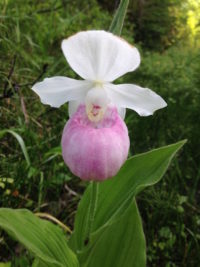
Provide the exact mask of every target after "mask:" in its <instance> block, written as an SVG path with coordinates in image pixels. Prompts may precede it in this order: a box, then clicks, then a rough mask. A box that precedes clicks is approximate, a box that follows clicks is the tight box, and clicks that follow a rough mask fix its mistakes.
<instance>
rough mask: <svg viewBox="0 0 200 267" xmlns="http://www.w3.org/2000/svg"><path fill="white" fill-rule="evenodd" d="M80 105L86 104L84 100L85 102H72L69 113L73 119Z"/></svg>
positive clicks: (69, 105)
mask: <svg viewBox="0 0 200 267" xmlns="http://www.w3.org/2000/svg"><path fill="white" fill-rule="evenodd" d="M80 104H85V103H84V100H83V101H70V102H69V104H68V113H69V117H70V118H71V117H72V116H73V115H74V113H75V112H76V111H77V109H78V107H79V105H80Z"/></svg>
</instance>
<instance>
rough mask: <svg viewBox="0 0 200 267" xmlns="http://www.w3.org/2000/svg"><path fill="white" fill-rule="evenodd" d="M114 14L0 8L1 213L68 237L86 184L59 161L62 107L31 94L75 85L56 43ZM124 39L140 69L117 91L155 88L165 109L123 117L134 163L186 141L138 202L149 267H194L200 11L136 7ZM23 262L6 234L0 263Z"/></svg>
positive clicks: (71, 6) (81, 6)
mask: <svg viewBox="0 0 200 267" xmlns="http://www.w3.org/2000/svg"><path fill="white" fill-rule="evenodd" d="M116 6H117V1H109V3H108V1H103V0H102V1H100V0H99V1H96V0H89V1H86V0H84V1H81V0H76V1H67V0H66V1H65V0H57V1H55V0H54V1H53V0H48V1H39V0H35V1H33V0H32V1H31V0H30V1H25V0H24V1H23V0H15V1H14V0H2V1H0V58H1V66H0V194H1V197H0V205H1V206H4V207H13V208H22V207H26V208H29V209H30V210H32V211H34V212H37V211H42V212H48V213H50V214H52V215H53V216H55V217H57V218H58V219H59V220H61V221H62V222H64V223H65V224H66V225H68V226H70V227H72V225H73V219H74V214H75V212H76V206H77V203H78V201H79V199H80V197H81V194H82V192H83V190H84V189H85V187H86V185H87V184H86V183H85V182H82V181H80V180H79V179H78V178H75V177H73V175H72V174H71V173H70V172H69V170H68V169H67V167H66V166H65V165H64V163H63V160H62V157H61V150H60V139H61V134H62V129H63V127H64V125H65V123H66V121H67V119H68V112H67V104H65V105H63V106H62V107H61V108H60V109H53V108H50V107H49V106H44V105H42V104H41V103H40V101H39V99H38V97H37V96H36V95H35V94H34V93H33V92H32V91H31V90H30V88H31V86H32V84H34V83H35V82H36V81H38V80H41V79H43V78H44V77H48V76H49V77H50V76H56V75H64V76H69V77H74V78H78V77H76V75H75V74H74V73H73V71H72V70H70V68H69V66H68V65H67V63H66V61H65V59H64V57H63V55H62V52H61V49H60V43H61V40H62V39H64V38H66V37H68V36H70V35H71V34H73V33H75V32H77V31H80V30H87V29H108V28H109V24H110V22H111V20H112V15H113V12H114V9H115V7H116ZM122 35H123V37H124V38H126V39H127V40H128V41H130V42H132V43H135V45H136V46H137V47H138V48H139V50H140V52H141V55H142V64H141V66H140V68H139V69H138V70H136V71H135V72H134V73H130V74H127V75H126V76H124V77H123V78H120V79H119V80H118V81H117V82H130V83H136V84H139V85H141V86H144V87H149V88H152V89H153V90H154V91H156V92H157V93H158V94H160V95H161V96H162V97H163V98H164V99H165V100H166V102H167V103H168V107H167V108H165V109H163V110H161V111H158V112H156V113H155V114H154V116H152V117H147V118H142V117H139V116H138V115H137V114H136V113H134V112H129V111H128V112H127V116H126V123H127V125H128V128H129V134H130V138H131V150H130V154H131V155H134V154H136V153H140V152H144V151H147V150H149V149H152V148H156V147H159V146H162V145H165V144H169V143H173V142H176V141H178V140H181V139H184V138H187V139H188V143H187V144H186V145H185V147H184V149H183V151H182V152H181V154H179V157H178V158H177V159H176V160H175V161H174V162H173V164H172V166H171V167H170V170H169V171H168V173H167V175H166V176H165V178H164V179H163V180H162V181H161V182H160V183H159V184H158V185H156V186H155V187H154V188H151V189H148V190H146V191H144V192H143V193H142V194H141V195H140V197H138V199H137V201H138V205H139V208H140V211H141V215H142V218H143V222H144V230H145V234H146V238H147V253H148V266H156V267H157V266H159V267H162V266H163V267H164V266H165V267H175V266H187V267H193V266H195V267H197V266H199V262H200V253H199V251H200V247H199V246H200V230H199V229H200V208H199V205H198V203H199V200H200V190H199V184H200V182H199V180H200V169H199V162H200V152H199V151H200V138H199V132H200V116H199V115H200V114H199V107H200V76H199V73H200V53H199V47H200V43H199V35H200V1H199V0H190V1H189V0H182V1H180V0H176V1H174V0H162V1H157V0H148V1H144V0H132V1H130V6H129V12H128V16H127V18H126V23H125V26H124V29H123V32H122ZM8 130H9V131H8ZM16 134H18V135H16ZM20 137H21V138H22V139H23V140H22V139H20ZM23 141H24V143H23ZM29 260H31V255H28V254H27V252H26V251H24V249H23V248H22V247H21V246H20V245H19V244H17V243H16V242H14V241H12V240H11V239H10V238H9V237H8V236H7V235H6V234H5V233H3V232H2V233H1V238H0V261H2V262H6V261H12V264H13V266H29V265H30V264H29Z"/></svg>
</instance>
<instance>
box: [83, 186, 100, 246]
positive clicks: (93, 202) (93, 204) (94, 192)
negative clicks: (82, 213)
mask: <svg viewBox="0 0 200 267" xmlns="http://www.w3.org/2000/svg"><path fill="white" fill-rule="evenodd" d="M98 191H99V183H98V182H95V181H92V182H91V192H90V204H89V211H88V220H87V224H86V234H85V237H86V238H85V243H86V244H87V243H88V241H89V237H90V234H91V232H92V227H93V222H94V218H95V213H96V208H97V201H98Z"/></svg>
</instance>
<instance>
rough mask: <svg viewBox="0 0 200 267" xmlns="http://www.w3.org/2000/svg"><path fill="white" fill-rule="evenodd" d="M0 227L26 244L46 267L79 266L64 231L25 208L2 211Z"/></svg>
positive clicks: (0, 212)
mask: <svg viewBox="0 0 200 267" xmlns="http://www.w3.org/2000/svg"><path fill="white" fill-rule="evenodd" d="M0 228H2V229H3V230H5V231H6V232H7V233H8V234H9V235H11V236H12V237H13V238H14V239H15V240H17V241H19V242H20V243H21V244H23V245H24V246H25V247H26V248H27V249H28V250H29V251H30V252H32V253H33V255H34V256H35V257H36V258H38V259H39V260H40V261H41V263H42V262H44V264H46V266H55V267H57V266H60V267H78V266H79V264H78V260H77V258H76V255H75V254H74V253H73V252H72V251H71V249H70V248H69V247H68V245H67V239H66V237H65V234H64V233H63V231H62V230H61V229H60V228H59V227H58V226H56V225H54V224H53V223H51V222H49V221H46V220H42V219H39V218H38V217H37V216H35V215H34V214H33V213H32V212H30V211H28V210H26V209H19V210H14V209H8V208H1V209H0ZM38 266H40V265H38ZM41 266H45V265H41Z"/></svg>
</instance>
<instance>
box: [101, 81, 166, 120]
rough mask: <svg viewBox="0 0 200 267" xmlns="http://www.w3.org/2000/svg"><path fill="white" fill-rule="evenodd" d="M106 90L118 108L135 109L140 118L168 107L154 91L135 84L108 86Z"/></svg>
mask: <svg viewBox="0 0 200 267" xmlns="http://www.w3.org/2000/svg"><path fill="white" fill-rule="evenodd" d="M105 90H106V91H107V93H108V96H109V97H110V99H111V101H112V102H113V103H114V104H115V105H116V106H120V107H122V108H130V109H133V110H135V111H136V112H137V113H138V114H139V115H140V116H149V115H152V114H153V113H154V111H156V110H157V109H160V108H164V107H166V106H167V104H166V102H165V101H164V100H163V99H162V97H160V96H159V95H157V94H156V93H154V92H153V91H152V90H150V89H148V88H142V87H140V86H137V85H134V84H121V85H114V84H106V85H105Z"/></svg>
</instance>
